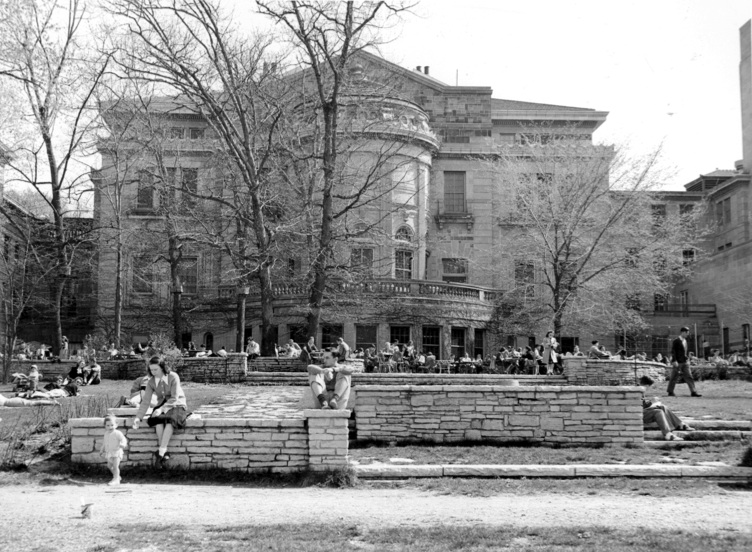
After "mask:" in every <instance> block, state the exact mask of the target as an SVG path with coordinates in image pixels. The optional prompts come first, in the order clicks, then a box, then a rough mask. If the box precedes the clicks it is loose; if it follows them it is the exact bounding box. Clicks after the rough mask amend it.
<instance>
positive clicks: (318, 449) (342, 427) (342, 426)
mask: <svg viewBox="0 0 752 552" xmlns="http://www.w3.org/2000/svg"><path fill="white" fill-rule="evenodd" d="M303 417H304V418H305V419H306V426H307V428H308V467H309V468H310V469H311V471H330V470H337V469H341V468H344V467H345V466H347V449H348V439H349V434H348V431H349V430H348V427H347V422H348V420H349V419H350V411H349V410H304V411H303Z"/></svg>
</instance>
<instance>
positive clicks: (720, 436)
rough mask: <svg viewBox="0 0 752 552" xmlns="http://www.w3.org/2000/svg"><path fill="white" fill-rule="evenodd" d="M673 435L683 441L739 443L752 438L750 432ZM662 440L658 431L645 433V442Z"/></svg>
mask: <svg viewBox="0 0 752 552" xmlns="http://www.w3.org/2000/svg"><path fill="white" fill-rule="evenodd" d="M673 433H674V435H677V436H679V437H681V438H682V439H684V440H685V441H740V440H741V439H748V438H750V437H752V432H749V431H732V430H726V431H707V430H698V431H674V432H673ZM662 439H663V434H662V433H661V432H660V431H655V430H650V431H645V440H646V441H660V440H662Z"/></svg>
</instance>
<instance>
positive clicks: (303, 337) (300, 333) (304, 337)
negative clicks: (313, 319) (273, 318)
mask: <svg viewBox="0 0 752 552" xmlns="http://www.w3.org/2000/svg"><path fill="white" fill-rule="evenodd" d="M287 331H288V333H289V334H290V339H292V340H293V341H294V342H295V343H297V344H298V345H300V346H301V347H302V346H303V344H305V343H307V342H308V328H307V327H306V326H302V325H292V324H290V325H288V326H287Z"/></svg>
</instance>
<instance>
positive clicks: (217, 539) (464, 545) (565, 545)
mask: <svg viewBox="0 0 752 552" xmlns="http://www.w3.org/2000/svg"><path fill="white" fill-rule="evenodd" d="M107 532H108V533H109V535H107V537H109V538H107V537H105V535H98V536H97V537H95V538H94V542H96V545H95V546H93V547H91V548H89V549H88V550H91V551H97V552H115V551H117V550H123V549H124V548H127V549H129V550H140V549H152V547H154V545H155V543H158V548H159V550H160V551H161V552H178V551H183V550H191V551H194V552H204V551H206V552H209V551H215V550H222V551H223V552H233V551H241V550H242V551H246V550H250V551H254V550H265V551H283V550H284V551H287V550H296V551H298V550H300V551H312V552H319V551H320V552H330V551H331V550H342V551H348V550H378V551H380V552H381V551H383V552H389V551H397V550H400V551H401V550H410V551H412V552H422V551H426V552H444V551H450V550H510V551H511V550H537V551H556V552H564V551H570V550H577V551H599V552H600V551H602V550H609V551H610V552H626V551H635V550H636V551H649V552H655V551H656V550H661V551H662V552H700V551H703V552H704V551H706V550H713V551H715V552H726V551H740V552H741V551H747V550H750V548H752V535H750V534H746V533H737V532H734V533H722V534H718V533H707V532H703V531H693V532H691V533H690V532H686V531H677V530H672V529H670V528H667V529H666V530H665V531H649V530H613V529H609V528H602V527H559V526H556V525H552V526H551V527H545V528H540V527H529V528H519V527H513V526H502V527H489V526H484V525H472V526H468V525H461V526H457V525H450V524H448V525H439V526H433V527H411V526H398V527H381V528H377V529H367V528H360V527H358V526H357V525H343V526H337V525H333V524H327V525H326V526H324V527H322V526H319V525H294V524H279V525H276V526H228V527H219V528H218V527H200V526H199V527H195V526H180V525H174V524H171V525H164V524H157V523H155V524H149V525H144V524H138V525H137V524H128V523H126V524H120V525H117V526H114V527H112V528H111V529H110V530H109V531H107ZM92 544H93V543H92Z"/></svg>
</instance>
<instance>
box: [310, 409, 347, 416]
mask: <svg viewBox="0 0 752 552" xmlns="http://www.w3.org/2000/svg"><path fill="white" fill-rule="evenodd" d="M350 414H351V411H350V410H321V409H315V408H311V409H306V410H303V417H304V418H349V417H350Z"/></svg>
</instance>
